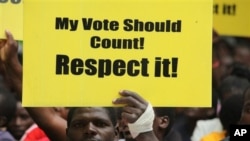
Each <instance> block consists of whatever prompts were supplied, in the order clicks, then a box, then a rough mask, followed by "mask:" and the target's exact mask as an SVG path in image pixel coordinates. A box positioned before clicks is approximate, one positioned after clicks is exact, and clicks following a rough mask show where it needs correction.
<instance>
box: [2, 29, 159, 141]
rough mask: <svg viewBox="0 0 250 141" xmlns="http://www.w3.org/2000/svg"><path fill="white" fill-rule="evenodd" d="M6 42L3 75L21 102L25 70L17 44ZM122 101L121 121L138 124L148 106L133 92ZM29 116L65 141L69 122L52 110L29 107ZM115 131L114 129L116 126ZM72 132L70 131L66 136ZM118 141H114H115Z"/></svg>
mask: <svg viewBox="0 0 250 141" xmlns="http://www.w3.org/2000/svg"><path fill="white" fill-rule="evenodd" d="M5 33H6V39H4V40H0V72H1V74H2V75H3V76H4V78H5V81H6V83H7V84H8V86H10V87H11V88H12V89H13V90H15V92H16V93H17V96H18V97H19V99H22V66H21V64H20V62H19V60H18V56H17V49H18V46H17V42H16V41H15V40H14V38H13V36H12V34H11V33H10V32H8V31H6V32H5ZM119 93H120V95H121V97H120V98H117V99H116V100H114V101H113V104H115V105H120V104H122V105H125V106H124V110H123V112H122V119H123V120H124V121H125V122H127V123H133V122H135V121H136V120H137V119H138V118H139V117H140V115H141V114H142V113H143V112H144V111H145V109H146V107H147V104H148V103H147V102H146V101H145V100H144V99H143V98H142V97H140V96H139V95H138V94H136V93H134V92H131V91H127V90H124V91H121V92H119ZM27 110H28V112H29V114H30V115H31V117H32V118H33V119H34V121H35V122H36V123H37V124H38V125H39V127H40V128H41V129H43V130H44V132H45V133H46V134H47V136H48V137H49V138H50V139H51V140H56V141H59V140H60V141H66V140H67V136H66V132H65V129H66V128H67V124H66V120H65V119H64V118H62V117H61V116H59V115H58V114H57V112H56V111H55V110H54V109H53V108H51V107H42V108H39V107H33V108H32V107H30V108H27ZM113 128H114V126H113ZM69 134H70V131H69V130H68V131H67V135H69ZM115 140H116V139H114V141H115ZM136 140H137V141H158V140H157V138H156V136H155V134H154V133H153V131H150V132H146V133H141V134H139V135H138V136H137V137H136Z"/></svg>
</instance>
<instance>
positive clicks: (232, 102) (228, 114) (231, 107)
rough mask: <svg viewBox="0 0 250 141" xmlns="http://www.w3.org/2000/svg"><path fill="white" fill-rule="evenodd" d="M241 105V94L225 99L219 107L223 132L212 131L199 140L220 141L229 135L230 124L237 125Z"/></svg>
mask: <svg viewBox="0 0 250 141" xmlns="http://www.w3.org/2000/svg"><path fill="white" fill-rule="evenodd" d="M242 105H243V99H242V94H241V95H239V94H238V95H232V96H230V97H229V98H227V99H226V100H225V101H224V102H223V103H222V107H221V111H220V113H219V119H220V122H221V123H222V126H223V130H221V131H213V132H211V133H209V134H207V135H205V136H203V137H202V138H201V141H221V140H222V139H224V138H225V137H226V136H227V135H228V134H229V127H230V124H237V123H238V122H239V120H240V117H241V110H242Z"/></svg>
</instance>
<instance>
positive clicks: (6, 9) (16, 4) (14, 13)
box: [0, 0, 23, 40]
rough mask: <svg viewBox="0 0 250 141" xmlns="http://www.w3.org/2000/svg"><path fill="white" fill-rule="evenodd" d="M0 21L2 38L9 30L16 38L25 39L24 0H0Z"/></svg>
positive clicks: (0, 35) (0, 36)
mask: <svg viewBox="0 0 250 141" xmlns="http://www.w3.org/2000/svg"><path fill="white" fill-rule="evenodd" d="M0 21H1V23H0V39H1V38H6V37H5V32H4V31H5V30H9V31H11V33H13V35H14V36H15V39H16V40H23V1H22V0H0Z"/></svg>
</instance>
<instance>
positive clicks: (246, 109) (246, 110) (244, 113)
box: [240, 89, 250, 125]
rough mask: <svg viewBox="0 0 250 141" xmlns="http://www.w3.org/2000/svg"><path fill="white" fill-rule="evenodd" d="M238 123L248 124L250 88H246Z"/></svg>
mask: <svg viewBox="0 0 250 141" xmlns="http://www.w3.org/2000/svg"><path fill="white" fill-rule="evenodd" d="M240 123H242V124H249V125H250V89H248V90H247V93H246V95H245V97H244V105H243V109H242V113H241V120H240Z"/></svg>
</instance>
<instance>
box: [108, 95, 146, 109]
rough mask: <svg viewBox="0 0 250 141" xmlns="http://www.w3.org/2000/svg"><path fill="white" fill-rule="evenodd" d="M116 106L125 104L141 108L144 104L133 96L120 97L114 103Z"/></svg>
mask: <svg viewBox="0 0 250 141" xmlns="http://www.w3.org/2000/svg"><path fill="white" fill-rule="evenodd" d="M113 103H114V104H125V105H127V106H131V107H141V106H142V104H141V103H140V102H139V101H137V100H136V99H134V98H133V97H131V96H126V97H120V98H117V99H115V100H114V101H113Z"/></svg>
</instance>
